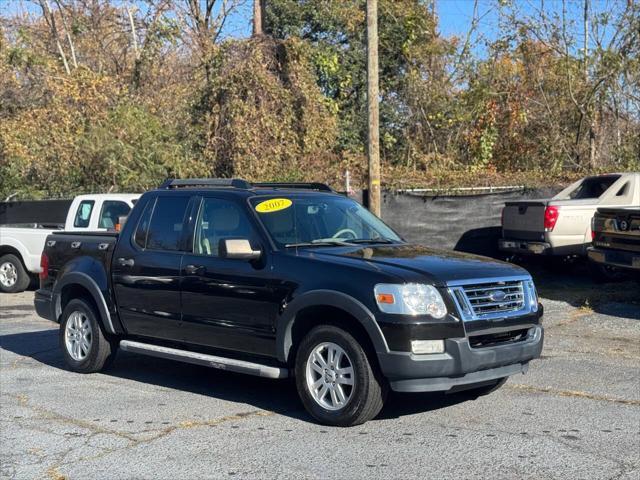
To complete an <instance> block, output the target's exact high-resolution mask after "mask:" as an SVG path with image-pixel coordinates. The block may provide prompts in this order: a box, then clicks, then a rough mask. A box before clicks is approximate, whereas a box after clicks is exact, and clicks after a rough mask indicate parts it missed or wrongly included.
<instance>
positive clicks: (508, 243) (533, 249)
mask: <svg viewBox="0 0 640 480" xmlns="http://www.w3.org/2000/svg"><path fill="white" fill-rule="evenodd" d="M498 249H499V250H500V251H502V252H509V253H518V254H521V255H552V254H553V248H552V247H551V244H550V243H548V242H531V241H529V240H510V239H508V238H501V239H499V240H498Z"/></svg>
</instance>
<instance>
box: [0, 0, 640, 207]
mask: <svg viewBox="0 0 640 480" xmlns="http://www.w3.org/2000/svg"><path fill="white" fill-rule="evenodd" d="M242 3H244V2H243V1H241V0H226V1H224V2H223V1H222V0H176V1H163V0H147V1H139V2H109V1H106V0H59V1H58V0H55V1H50V2H46V1H41V2H40V1H37V2H32V3H31V4H30V5H31V7H32V8H30V9H29V10H28V12H26V13H23V14H21V13H19V12H18V11H17V10H16V11H13V12H12V13H11V14H8V13H6V12H5V13H4V14H3V15H4V16H3V17H2V18H1V23H0V28H1V30H0V178H1V179H2V180H1V182H0V197H2V198H4V197H5V196H7V195H10V194H14V193H17V194H19V195H20V197H21V198H29V197H31V198H38V197H50V196H68V195H70V194H73V193H76V192H84V191H140V190H143V189H146V188H149V187H153V186H155V185H157V184H159V183H160V182H161V181H162V180H163V179H165V178H166V177H187V176H198V177H206V176H231V175H234V176H239V177H244V178H247V179H249V180H263V181H264V180H309V181H311V180H313V181H326V182H329V183H331V184H333V185H334V186H335V187H337V188H341V187H342V185H343V183H344V180H343V179H344V175H345V171H346V170H347V169H348V170H349V172H350V174H351V178H352V185H353V186H354V187H357V186H363V185H364V184H365V181H366V176H365V174H366V150H365V149H366V132H367V123H366V122H367V114H366V49H365V43H366V28H365V9H364V1H363V0H341V1H327V0H267V1H266V2H265V7H266V9H265V12H264V13H265V14H264V35H257V36H253V37H251V38H232V37H230V36H229V35H228V34H227V33H226V32H227V29H228V24H227V23H226V22H228V21H229V19H230V18H231V16H232V15H235V17H234V18H236V20H234V21H235V22H236V23H237V16H238V10H237V9H238V8H240V7H241V4H242ZM570 3H571V2H570ZM573 3H574V4H575V3H576V2H573ZM577 3H580V2H577ZM614 3H615V2H614ZM379 5H380V6H379V8H380V18H379V28H380V69H381V70H380V88H381V98H380V100H381V148H382V152H381V153H382V158H383V166H382V167H383V180H384V183H385V184H386V185H387V186H388V187H412V186H413V187H419V186H421V187H424V186H435V187H442V188H447V187H451V186H474V185H500V184H503V185H504V184H525V185H539V184H549V183H555V182H565V181H568V180H570V179H573V178H576V177H579V176H581V175H584V174H586V173H590V172H604V171H611V170H616V171H620V170H633V169H635V170H639V169H640V61H639V55H638V54H639V53H640V2H633V1H628V2H617V4H616V8H614V9H612V11H611V12H608V13H607V14H606V15H593V16H592V17H590V18H588V32H589V33H590V37H589V38H590V40H589V42H588V45H587V46H588V48H587V51H586V52H585V50H584V48H583V46H582V45H581V42H582V40H583V38H584V31H583V29H584V25H583V24H582V23H580V22H578V21H576V19H575V18H569V17H568V16H565V15H561V14H560V13H558V12H555V11H550V12H547V11H544V10H542V11H539V12H537V11H533V10H527V11H526V12H522V11H518V3H517V2H514V3H511V2H508V1H496V4H495V8H496V9H497V10H498V12H499V16H500V19H501V22H500V31H499V32H498V34H497V39H494V40H492V41H491V42H487V43H485V44H483V45H479V44H478V42H479V40H478V38H479V37H478V35H477V34H476V33H477V32H475V31H474V29H475V28H477V26H478V22H480V21H481V19H480V18H479V17H474V20H473V21H472V24H471V30H470V32H469V34H468V35H463V36H461V37H459V38H458V37H446V36H443V35H442V34H440V33H439V27H438V17H437V13H436V12H435V11H434V9H433V4H432V3H431V2H429V1H422V0H404V1H394V0H380V2H379ZM574 7H575V5H574ZM438 8H447V5H446V2H440V3H438ZM554 12H555V13H554ZM250 20H251V19H250V18H247V19H245V21H247V22H248V21H250ZM578 20H580V19H578ZM603 32H605V33H603Z"/></svg>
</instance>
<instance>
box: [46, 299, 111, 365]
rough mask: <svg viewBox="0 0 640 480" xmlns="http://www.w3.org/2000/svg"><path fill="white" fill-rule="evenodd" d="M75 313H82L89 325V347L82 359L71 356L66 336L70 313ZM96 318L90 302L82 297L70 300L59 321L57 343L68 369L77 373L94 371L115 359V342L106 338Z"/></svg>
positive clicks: (70, 319) (70, 318)
mask: <svg viewBox="0 0 640 480" xmlns="http://www.w3.org/2000/svg"><path fill="white" fill-rule="evenodd" d="M76 313H79V314H81V315H83V317H81V318H83V319H84V318H86V320H87V321H88V323H89V325H90V327H91V328H90V332H91V335H90V338H91V341H90V347H89V348H88V352H86V356H85V357H84V358H82V359H76V358H74V357H73V356H72V355H73V354H72V352H70V349H69V348H68V344H67V338H66V336H67V335H66V332H67V324H68V323H69V322H71V321H72V315H74V314H76ZM98 318H99V317H98V313H97V312H96V311H95V308H94V307H93V305H92V304H91V302H89V301H87V300H85V299H83V298H76V299H73V300H71V301H70V302H69V303H68V304H67V306H66V307H65V308H64V311H63V312H62V319H61V321H60V333H59V343H60V348H61V349H62V355H63V357H64V361H65V363H66V364H67V366H68V367H69V370H71V371H74V372H78V373H95V372H99V371H101V370H103V369H105V368H106V367H108V366H109V365H110V364H111V363H112V362H113V360H114V359H115V356H116V351H117V343H116V342H114V341H110V340H109V339H107V337H106V336H105V333H104V332H103V330H102V326H101V325H100V322H99V321H98Z"/></svg>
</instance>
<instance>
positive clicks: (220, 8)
mask: <svg viewBox="0 0 640 480" xmlns="http://www.w3.org/2000/svg"><path fill="white" fill-rule="evenodd" d="M183 2H184V4H182V6H180V5H179V6H178V7H177V9H178V12H179V14H180V16H181V17H182V19H183V21H184V25H185V33H186V34H187V35H188V36H189V37H190V40H191V41H192V42H193V48H194V49H195V53H196V55H197V56H198V58H199V64H200V66H201V67H202V68H203V69H204V72H205V77H206V80H207V81H208V80H209V79H210V76H211V59H212V56H213V52H214V46H215V44H216V43H218V41H219V40H220V36H221V35H222V30H223V28H224V27H225V24H226V22H227V20H228V19H229V17H230V15H232V14H233V13H234V11H235V10H237V9H238V7H240V6H241V5H243V4H244V3H245V0H183Z"/></svg>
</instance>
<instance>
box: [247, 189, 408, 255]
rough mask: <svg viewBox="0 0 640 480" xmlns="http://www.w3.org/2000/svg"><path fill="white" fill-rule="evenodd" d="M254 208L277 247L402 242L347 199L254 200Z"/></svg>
mask: <svg viewBox="0 0 640 480" xmlns="http://www.w3.org/2000/svg"><path fill="white" fill-rule="evenodd" d="M251 205H252V207H253V209H254V210H255V211H256V212H257V215H258V218H259V219H260V221H261V222H262V224H263V225H264V226H265V228H266V229H267V230H268V232H269V234H270V235H271V237H272V238H273V241H274V242H275V243H276V245H278V247H293V246H306V245H309V246H311V245H327V244H335V245H345V244H347V245H348V244H352V243H353V244H357V243H368V242H372V243H376V242H378V243H392V242H399V241H401V239H400V237H398V235H396V233H394V231H393V230H391V228H389V227H388V226H387V225H385V224H384V223H383V222H382V220H380V219H379V218H378V217H376V216H375V215H373V214H372V213H370V212H369V211H368V210H367V209H365V208H364V207H363V206H362V205H360V204H359V203H357V202H355V201H353V200H350V199H348V198H346V197H338V196H329V195H318V196H310V195H299V196H297V195H286V196H278V197H275V196H274V197H254V198H252V199H251Z"/></svg>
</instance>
